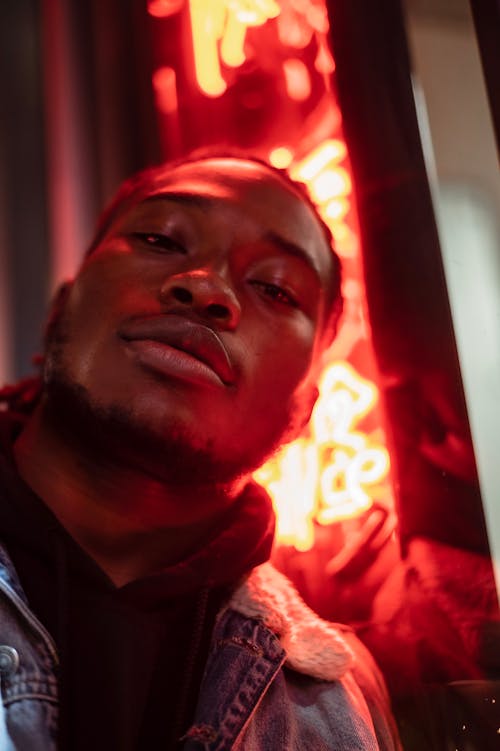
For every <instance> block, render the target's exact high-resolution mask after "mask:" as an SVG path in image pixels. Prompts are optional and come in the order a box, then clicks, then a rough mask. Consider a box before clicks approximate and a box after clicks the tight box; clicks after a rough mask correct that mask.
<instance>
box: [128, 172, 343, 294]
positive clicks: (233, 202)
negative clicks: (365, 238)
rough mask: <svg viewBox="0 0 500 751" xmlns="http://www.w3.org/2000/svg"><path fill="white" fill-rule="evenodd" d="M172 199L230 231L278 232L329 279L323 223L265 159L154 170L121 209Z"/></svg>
mask: <svg viewBox="0 0 500 751" xmlns="http://www.w3.org/2000/svg"><path fill="white" fill-rule="evenodd" d="M161 198H165V201H166V203H165V210H166V211H168V210H169V208H168V207H171V202H176V203H178V204H179V205H181V206H182V205H184V206H187V207H191V206H194V207H195V208H201V209H202V214H203V216H205V217H206V218H207V220H210V221H212V222H217V221H219V223H222V224H223V225H224V224H225V225H226V226H227V231H228V233H234V234H235V235H236V239H237V236H238V234H239V233H241V234H243V233H244V232H245V231H246V233H247V234H248V233H250V234H252V233H253V234H254V235H255V237H256V239H258V238H259V236H263V235H266V236H268V237H271V236H273V237H276V238H279V239H281V240H283V241H284V244H288V245H289V247H290V248H293V247H295V248H297V249H298V250H300V251H302V252H303V253H304V254H305V255H306V256H307V257H308V258H309V259H310V261H311V265H313V266H314V268H316V270H317V272H318V274H319V276H320V277H321V279H322V280H323V282H325V283H326V280H327V279H329V276H330V273H331V268H332V258H331V249H330V246H329V244H328V242H327V239H326V237H325V235H324V232H323V228H322V227H321V225H320V223H319V222H318V219H317V217H316V216H315V214H314V212H313V211H312V209H311V207H310V206H309V205H308V204H307V202H306V201H305V200H304V199H303V197H302V196H301V195H300V193H299V192H298V191H295V190H294V189H293V186H291V185H290V186H289V185H287V183H286V182H285V181H284V180H282V179H281V178H280V177H279V175H275V174H273V172H272V171H271V170H269V169H267V168H266V167H265V166H264V165H259V164H258V163H255V162H251V161H245V160H242V159H232V158H217V159H204V160H200V161H199V162H189V163H187V164H183V165H180V166H178V167H175V168H174V169H172V168H166V169H165V170H164V171H163V172H162V171H158V172H156V173H155V175H154V177H153V178H152V179H151V181H150V182H149V184H148V185H146V186H145V188H144V189H143V190H142V191H141V192H140V195H138V196H137V198H136V200H135V202H134V204H133V205H132V206H131V207H130V206H129V207H127V208H126V209H124V211H123V213H122V214H121V217H120V219H121V221H120V224H121V223H122V221H123V219H124V218H125V217H124V214H125V215H126V216H130V215H131V214H132V215H133V214H134V213H135V212H136V211H137V208H138V207H140V206H142V205H144V204H149V203H150V202H153V203H154V204H155V205H157V206H158V207H159V209H158V210H159V211H161V205H162V203H163V202H162V201H161V200H159V199H161Z"/></svg>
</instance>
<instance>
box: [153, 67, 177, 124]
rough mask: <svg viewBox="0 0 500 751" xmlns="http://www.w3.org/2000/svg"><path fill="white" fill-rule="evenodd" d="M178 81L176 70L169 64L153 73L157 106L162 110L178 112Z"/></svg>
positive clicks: (170, 112)
mask: <svg viewBox="0 0 500 751" xmlns="http://www.w3.org/2000/svg"><path fill="white" fill-rule="evenodd" d="M176 84H177V82H176V75H175V70H174V69H173V68H170V67H168V66H165V67H163V68H158V69H157V70H155V72H154V73H153V89H154V92H155V100H156V106H157V108H158V110H159V111H160V112H165V113H166V114H169V115H170V114H172V113H174V112H177V109H178V102H177V85H176Z"/></svg>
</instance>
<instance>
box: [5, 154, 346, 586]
mask: <svg viewBox="0 0 500 751" xmlns="http://www.w3.org/2000/svg"><path fill="white" fill-rule="evenodd" d="M331 274H332V262H331V251H330V249H329V247H328V244H327V241H326V239H325V237H324V235H323V232H322V230H321V227H320V225H319V223H318V221H317V219H316V217H315V216H314V214H313V212H312V211H311V209H310V208H309V207H308V206H307V205H306V204H305V203H304V201H303V200H302V199H301V198H300V197H299V196H298V195H297V194H295V193H294V192H293V190H291V189H289V188H288V187H287V186H286V185H284V184H283V183H282V182H281V181H280V180H279V178H277V177H275V176H273V175H271V174H270V173H269V172H268V171H267V170H266V169H265V168H263V167H261V166H259V165H256V164H254V163H251V162H246V161H244V160H243V161H242V160H235V159H208V160H203V161H199V162H195V163H191V164H188V165H183V166H181V167H177V168H176V169H175V170H173V171H170V172H166V173H165V180H164V183H162V184H161V186H160V187H158V185H157V184H156V185H155V188H154V191H152V193H151V195H148V196H146V197H145V198H144V199H143V200H141V201H138V202H136V203H135V204H134V205H133V206H132V207H129V208H128V209H127V210H124V211H123V212H122V213H121V214H120V215H119V216H118V217H117V218H116V219H115V221H114V222H113V224H112V225H111V227H110V228H109V229H108V231H107V233H106V234H105V236H104V237H103V239H102V241H101V242H100V244H99V246H98V247H97V248H96V250H95V251H94V252H93V253H92V254H91V255H90V256H89V258H88V259H87V260H86V262H85V263H84V265H83V267H82V268H81V270H80V272H79V274H78V275H77V277H76V279H75V280H74V282H73V283H72V284H71V285H69V286H68V287H67V288H66V290H65V293H64V295H63V298H64V299H63V300H62V302H61V300H60V301H59V304H58V308H57V310H56V315H55V330H56V333H55V334H54V335H53V336H52V337H51V338H50V339H49V344H48V347H47V353H46V358H45V360H46V366H45V389H44V393H43V395H42V398H41V400H40V402H39V404H38V406H37V408H36V411H35V412H34V414H33V416H32V418H31V419H30V420H29V422H28V424H27V426H26V428H25V429H24V431H23V433H22V434H21V436H20V438H19V439H18V441H17V442H16V445H15V457H16V462H17V465H18V468H19V472H20V474H21V476H22V477H23V478H24V480H25V481H26V482H27V483H28V485H30V486H31V487H32V489H33V490H34V491H35V492H36V493H37V494H38V495H39V496H40V497H41V498H42V499H43V500H44V501H45V503H46V504H47V505H48V506H49V507H50V508H51V509H52V511H53V512H54V513H55V515H56V516H57V517H58V518H59V520H60V521H61V523H62V524H63V525H64V527H65V528H66V529H67V530H68V532H69V533H70V534H71V535H72V537H73V538H74V539H75V540H76V541H77V542H78V543H79V544H80V545H81V547H82V548H83V549H85V550H86V551H87V552H88V554H89V555H90V556H91V557H92V558H93V559H94V560H95V561H96V562H97V563H98V565H99V566H100V567H101V568H102V569H103V570H104V571H105V572H106V574H107V575H108V576H109V577H110V578H111V579H112V581H113V582H114V583H115V584H116V585H117V586H121V585H123V584H125V583H127V582H129V581H132V580H135V579H137V578H139V577H141V576H145V575H148V574H151V573H154V572H156V571H158V570H160V569H161V568H163V567H165V566H167V565H169V564H172V563H175V562H176V561H179V560H181V559H183V558H184V557H186V556H187V555H189V554H190V553H191V552H193V551H194V550H196V549H197V548H198V547H199V546H200V545H201V544H203V540H204V539H206V538H207V536H209V535H210V532H211V530H212V529H213V528H214V526H215V525H216V524H217V522H218V520H219V518H220V515H221V513H223V512H224V510H225V509H227V508H228V507H229V506H230V505H231V503H233V501H234V499H235V498H236V497H237V495H238V493H239V492H240V491H241V488H242V486H243V485H244V483H245V482H247V480H248V478H249V476H250V474H251V471H252V470H253V469H255V468H256V467H257V466H258V465H259V464H260V463H261V462H262V461H263V460H264V458H265V457H266V456H267V455H268V454H269V453H270V452H271V451H272V450H273V449H274V448H275V447H277V446H278V445H279V444H280V443H281V442H283V441H284V440H289V439H291V438H293V437H294V435H296V434H297V432H298V431H299V430H300V429H301V428H302V427H303V425H304V424H305V423H306V422H307V420H308V418H309V415H310V411H311V409H312V406H313V404H314V400H315V396H316V389H315V386H314V383H315V378H316V376H317V369H318V364H319V359H320V354H321V352H322V351H323V350H324V348H325V346H326V344H327V342H328V336H329V332H328V331H327V325H326V321H327V312H328V311H327V308H328V299H329V295H330V285H331ZM186 321H187V323H186ZM172 325H173V329H172ZM178 325H179V326H180V333H179V331H178ZM151 327H152V328H151ZM163 327H166V329H165V330H166V333H165V331H164V329H163ZM186 327H187V329H186ZM185 329H186V330H185ZM158 331H159V332H160V334H158ZM172 331H173V333H172ZM186 332H187V333H186ZM213 335H215V337H216V340H215V341H214V339H213ZM159 339H162V341H159ZM82 405H83V406H82Z"/></svg>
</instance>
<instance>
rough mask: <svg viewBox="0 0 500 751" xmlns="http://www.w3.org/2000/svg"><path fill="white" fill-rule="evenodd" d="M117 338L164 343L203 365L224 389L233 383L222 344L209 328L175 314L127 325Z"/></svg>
mask: <svg viewBox="0 0 500 751" xmlns="http://www.w3.org/2000/svg"><path fill="white" fill-rule="evenodd" d="M119 335H120V337H121V338H122V339H124V340H125V341H127V342H148V341H150V342H157V343H159V344H166V345H167V346H168V347H171V348H173V349H176V350H179V351H180V352H183V353H185V354H187V355H189V356H191V357H193V358H195V359H196V360H198V361H199V362H200V363H204V364H205V365H207V366H208V367H209V368H210V369H211V370H212V371H213V372H214V373H215V374H216V375H217V376H218V377H219V378H220V380H221V381H222V382H223V383H224V384H225V385H226V386H229V385H231V384H233V383H234V381H235V372H234V368H233V366H232V363H231V360H230V358H229V355H228V353H227V351H226V348H225V346H224V344H223V343H222V341H221V339H220V338H219V336H218V334H217V333H216V332H215V331H213V329H211V328H209V327H208V326H205V325H203V324H202V323H198V322H196V321H192V320H190V319H189V318H184V317H183V316H179V315H175V314H169V315H158V316H154V317H147V318H138V319H135V320H133V321H130V322H128V323H127V324H125V325H124V326H123V327H122V328H121V329H120V331H119Z"/></svg>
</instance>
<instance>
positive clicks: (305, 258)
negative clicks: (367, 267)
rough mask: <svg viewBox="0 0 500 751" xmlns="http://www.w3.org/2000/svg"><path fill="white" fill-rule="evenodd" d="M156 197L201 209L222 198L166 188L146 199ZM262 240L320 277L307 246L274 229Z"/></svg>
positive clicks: (212, 204)
mask: <svg viewBox="0 0 500 751" xmlns="http://www.w3.org/2000/svg"><path fill="white" fill-rule="evenodd" d="M155 199H159V200H166V201H174V202H175V203H180V204H183V205H185V206H196V207H197V208H200V209H208V208H210V207H212V206H215V205H217V202H218V201H219V200H220V198H217V197H212V196H202V195H200V194H199V193H193V192H189V191H168V190H164V191H162V192H161V193H155V194H154V195H152V196H148V198H146V199H145V200H146V201H154V200H155ZM261 240H263V241H264V242H268V243H270V244H271V245H274V246H275V247H276V248H278V250H280V251H281V252H282V253H285V254H286V255H289V256H293V257H294V258H298V259H299V260H300V261H302V262H303V263H305V264H306V265H307V266H308V267H309V268H310V269H311V271H313V273H314V274H315V275H316V276H317V277H318V279H319V270H318V267H317V265H316V263H315V262H314V259H313V258H312V257H311V255H310V254H309V253H308V252H307V250H305V248H302V247H301V246H300V245H297V244H296V243H294V242H292V241H291V240H287V239H286V238H284V237H282V235H280V234H278V233H277V232H274V231H273V230H268V231H267V232H266V233H265V234H264V235H263V236H262V238H261Z"/></svg>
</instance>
